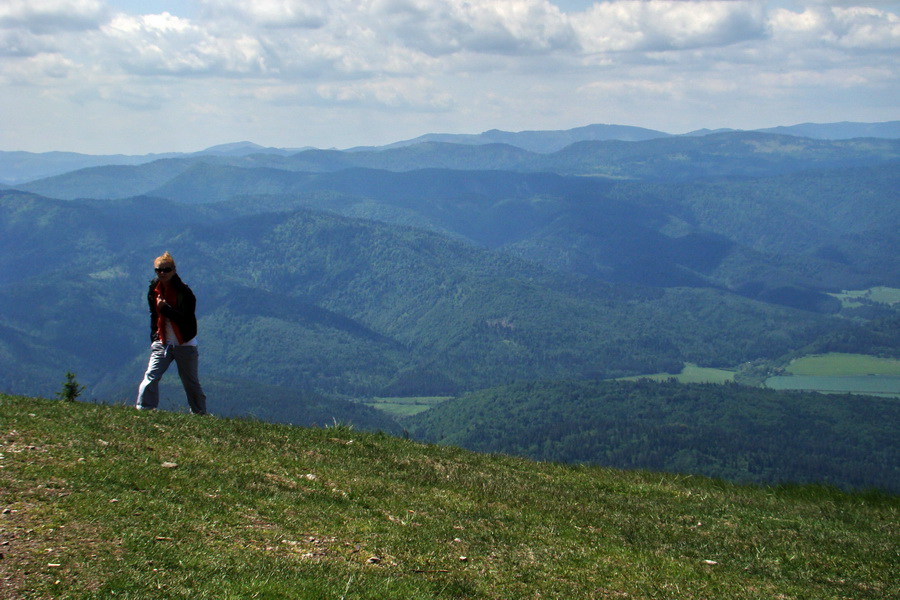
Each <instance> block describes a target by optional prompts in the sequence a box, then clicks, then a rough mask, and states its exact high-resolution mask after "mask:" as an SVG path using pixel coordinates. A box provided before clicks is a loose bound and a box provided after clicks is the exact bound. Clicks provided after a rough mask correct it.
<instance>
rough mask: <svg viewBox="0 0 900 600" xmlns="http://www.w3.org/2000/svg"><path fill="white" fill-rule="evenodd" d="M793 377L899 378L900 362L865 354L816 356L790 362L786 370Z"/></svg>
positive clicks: (834, 353) (835, 353)
mask: <svg viewBox="0 0 900 600" xmlns="http://www.w3.org/2000/svg"><path fill="white" fill-rule="evenodd" d="M786 370H787V371H788V372H789V373H791V374H793V375H812V376H823V377H852V376H858V375H889V376H897V377H900V360H897V359H893V358H881V357H878V356H869V355H866V354H841V353H837V352H833V353H830V354H817V355H814V356H804V357H802V358H798V359H795V360H793V361H791V364H789V365H788V366H787V369H786Z"/></svg>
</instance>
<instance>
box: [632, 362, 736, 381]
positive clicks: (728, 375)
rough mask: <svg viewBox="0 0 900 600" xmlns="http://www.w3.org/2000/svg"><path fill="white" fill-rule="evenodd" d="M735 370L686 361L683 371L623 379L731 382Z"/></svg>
mask: <svg viewBox="0 0 900 600" xmlns="http://www.w3.org/2000/svg"><path fill="white" fill-rule="evenodd" d="M734 373H735V372H734V371H729V370H726V369H712V368H709V367H698V366H697V365H695V364H693V363H685V365H684V368H683V369H682V370H681V373H678V374H677V375H673V374H672V373H654V374H652V375H638V376H636V377H623V378H622V380H623V381H637V380H639V379H651V380H653V381H668V380H669V379H675V380H676V381H678V382H679V383H729V382H732V381H734Z"/></svg>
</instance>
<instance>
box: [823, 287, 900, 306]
mask: <svg viewBox="0 0 900 600" xmlns="http://www.w3.org/2000/svg"><path fill="white" fill-rule="evenodd" d="M831 295H832V296H834V297H835V298H837V299H838V300H840V301H841V304H842V305H843V306H844V307H845V308H855V307H857V306H862V305H863V302H861V300H866V301H869V302H874V303H876V304H888V305H890V306H893V305H894V304H897V303H898V302H900V289H897V288H891V287H884V286H878V287H874V288H870V289H867V290H853V291H844V292H842V293H840V294H831Z"/></svg>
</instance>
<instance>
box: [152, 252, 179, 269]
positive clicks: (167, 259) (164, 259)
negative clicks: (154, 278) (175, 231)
mask: <svg viewBox="0 0 900 600" xmlns="http://www.w3.org/2000/svg"><path fill="white" fill-rule="evenodd" d="M163 263H172V266H173V267H174V266H175V259H174V258H172V255H171V254H169V251H168V250H166V251H165V252H163V253H162V255H160V256H157V257H156V260H154V261H153V265H154V266H156V267H158V266H159V265H161V264H163Z"/></svg>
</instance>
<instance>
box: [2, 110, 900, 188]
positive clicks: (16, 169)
mask: <svg viewBox="0 0 900 600" xmlns="http://www.w3.org/2000/svg"><path fill="white" fill-rule="evenodd" d="M724 131H737V130H733V129H716V130H709V129H700V130H697V131H692V132H689V133H686V134H683V135H685V136H703V135H709V134H713V133H721V132H724ZM755 131H760V132H765V133H774V134H780V135H790V136H796V137H805V138H812V139H821V140H841V139H853V138H862V137H870V138H881V139H898V138H900V121H886V122H882V123H854V122H841V123H803V124H799V125H792V126H787V127H772V128H767V129H758V130H755ZM665 137H675V136H674V134H671V133H665V132H662V131H656V130H653V129H645V128H642V127H631V126H627V125H604V124H596V125H587V126H584V127H576V128H574V129H567V130H557V131H519V132H509V131H500V130H497V129H491V130H489V131H485V132H483V133H478V134H462V133H459V134H456V133H429V134H426V135H423V136H419V137H417V138H413V139H409V140H402V141H398V142H394V143H391V144H387V145H385V146H378V147H373V146H365V147H355V148H348V149H346V150H345V152H359V151H367V150H368V151H370V150H375V149H392V148H400V147H405V146H413V145H416V144H421V143H428V142H442V143H452V144H464V145H486V144H507V145H509V146H514V147H517V148H522V149H524V150H528V151H530V152H540V153H550V152H556V151H558V150H561V149H562V148H565V147H566V146H568V145H570V144H574V143H577V142H584V141H608V140H620V141H625V142H640V141H646V140H651V139H658V138H665ZM309 149H310V147H303V148H272V147H265V146H260V145H258V144H254V143H253V142H247V141H244V142H235V143H230V144H221V145H217V146H212V147H210V148H206V149H205V150H201V151H199V152H192V153H183V152H167V153H160V154H144V155H124V154H113V155H91V154H80V153H76V152H44V153H33V152H23V151H0V187H2V186H3V185H4V184H5V185H7V186H12V185H16V184H19V183H23V182H27V181H34V180H36V179H41V178H44V177H52V176H54V175H60V174H62V173H68V172H70V171H75V170H77V169H84V168H87V167H98V166H105V165H140V164H145V163H148V162H152V161H155V160H160V159H165V158H184V157H191V156H204V155H208V156H218V157H223V156H226V157H240V156H251V155H254V154H274V155H281V156H290V155H292V154H295V153H297V152H301V151H303V150H309Z"/></svg>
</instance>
